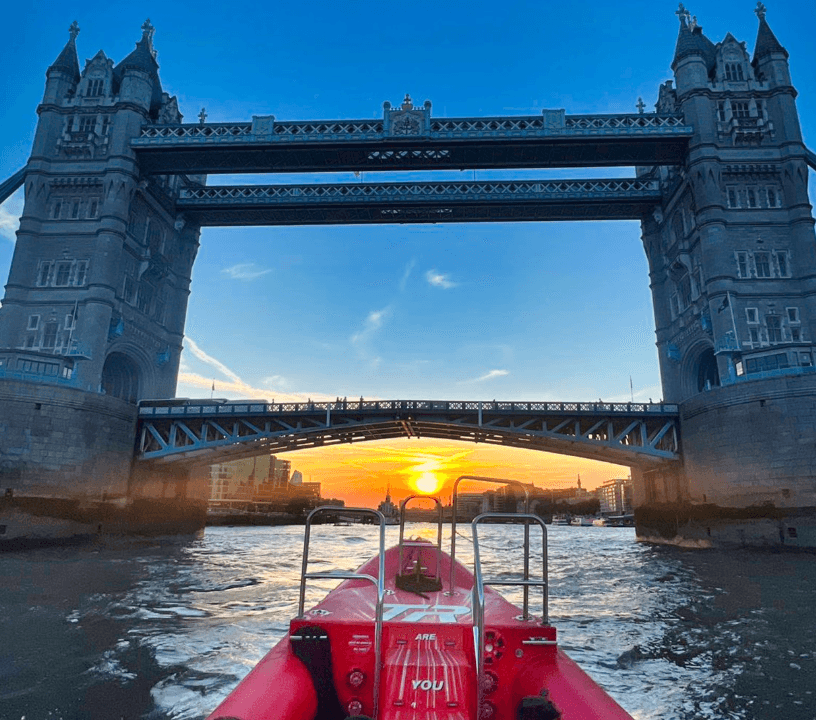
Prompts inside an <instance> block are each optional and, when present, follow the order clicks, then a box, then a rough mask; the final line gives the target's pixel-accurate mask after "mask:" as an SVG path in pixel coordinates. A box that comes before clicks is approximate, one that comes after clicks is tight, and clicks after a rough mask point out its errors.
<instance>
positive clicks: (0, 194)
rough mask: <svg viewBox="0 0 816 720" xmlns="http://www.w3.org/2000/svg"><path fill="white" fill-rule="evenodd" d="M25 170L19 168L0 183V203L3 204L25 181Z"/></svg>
mask: <svg viewBox="0 0 816 720" xmlns="http://www.w3.org/2000/svg"><path fill="white" fill-rule="evenodd" d="M25 173H26V169H25V168H20V169H19V170H18V171H17V172H16V173H14V175H12V176H11V177H10V178H6V179H5V180H3V182H2V183H0V203H3V202H5V201H6V200H7V199H8V198H9V197H10V196H11V194H12V193H13V192H14V191H15V190H16V189H17V188H18V187H20V186H21V185H22V184H23V181H24V180H25Z"/></svg>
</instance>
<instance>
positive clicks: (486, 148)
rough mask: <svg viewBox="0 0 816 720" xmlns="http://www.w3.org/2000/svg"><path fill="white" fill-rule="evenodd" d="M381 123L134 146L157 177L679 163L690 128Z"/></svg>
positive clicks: (666, 118) (228, 130)
mask: <svg viewBox="0 0 816 720" xmlns="http://www.w3.org/2000/svg"><path fill="white" fill-rule="evenodd" d="M407 100H408V102H406V103H404V104H403V105H402V107H401V108H400V109H396V110H391V109H390V105H388V104H386V108H385V111H384V116H383V118H382V119H374V120H308V121H295V122H291V121H286V122H280V121H277V120H275V118H274V117H273V116H266V117H262V116H257V117H255V118H253V121H252V122H251V123H199V124H180V125H146V126H144V127H143V128H142V129H141V133H140V135H139V137H136V138H134V139H133V140H131V143H130V144H131V148H132V149H133V151H134V152H135V153H136V156H137V158H138V161H139V166H140V168H141V170H142V171H143V172H146V173H156V174H169V175H173V174H184V173H187V174H198V173H206V174H213V173H267V172H339V171H364V172H369V171H375V170H420V169H424V170H465V169H480V168H483V169H489V168H503V169H510V168H551V167H612V166H635V165H638V166H653V165H678V164H680V163H681V162H682V160H683V158H684V156H685V153H686V150H687V146H688V141H689V139H690V138H691V136H692V134H693V132H694V128H692V127H690V126H687V125H685V124H684V120H683V118H682V116H680V115H657V114H654V113H640V114H617V115H612V114H609V115H566V114H565V113H564V111H563V110H544V111H542V113H541V114H540V115H531V116H510V117H481V118H479V117H477V118H432V117H431V113H430V103H426V104H425V105H424V106H423V107H417V108H415V107H414V106H413V105H412V104H411V103H410V100H409V99H407Z"/></svg>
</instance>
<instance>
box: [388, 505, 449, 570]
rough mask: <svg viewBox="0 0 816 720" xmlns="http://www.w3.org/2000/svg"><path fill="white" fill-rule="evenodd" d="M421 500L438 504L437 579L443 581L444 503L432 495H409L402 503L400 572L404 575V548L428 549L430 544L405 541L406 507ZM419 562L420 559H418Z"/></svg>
mask: <svg viewBox="0 0 816 720" xmlns="http://www.w3.org/2000/svg"><path fill="white" fill-rule="evenodd" d="M415 498H420V499H423V500H433V501H434V502H435V503H436V509H437V510H438V516H439V519H438V521H437V528H438V531H437V535H436V579H437V580H439V581H440V583H441V581H442V503H441V502H440V501H439V498H437V497H433V496H431V495H409V496H408V497H407V498H405V499H404V500H403V501H402V502H401V503H400V534H399V570H398V571H397V572H399V573H402V549H403V547H428V543H425V542H416V541H415V540H408V541H405V540H404V539H403V538H404V537H405V506H406V505H407V504H408V501H409V500H414V499H415ZM417 562H419V558H417Z"/></svg>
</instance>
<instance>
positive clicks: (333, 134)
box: [133, 113, 692, 147]
mask: <svg viewBox="0 0 816 720" xmlns="http://www.w3.org/2000/svg"><path fill="white" fill-rule="evenodd" d="M556 115H558V120H557V121H555V122H553V121H552V118H550V117H549V116H548V117H544V116H543V115H530V116H513V117H480V118H430V119H429V122H428V125H427V127H426V128H422V129H417V132H416V133H412V134H413V135H415V136H416V137H429V138H435V139H454V138H458V139H467V138H474V139H484V138H497V139H498V138H519V137H520V138H532V137H546V136H559V135H566V136H575V135H577V136H583V135H689V134H690V133H691V131H692V128H690V127H688V126H687V125H685V121H684V119H683V117H682V116H681V115H658V114H655V113H642V114H641V113H621V114H609V115H561V114H559V113H556ZM392 137H393V136H391V135H389V134H388V128H387V127H386V124H385V123H384V122H383V121H382V120H306V121H278V120H273V119H271V118H270V120H269V122H264V123H260V124H258V126H257V127H256V126H255V125H254V124H253V123H247V122H235V123H203V124H202V123H198V124H193V123H190V124H181V125H146V126H144V127H143V128H142V130H141V134H140V136H139V137H138V138H136V139H135V140H134V141H133V144H134V146H137V147H138V146H149V145H167V144H169V145H178V144H182V145H186V144H204V145H210V144H224V143H270V142H273V143H302V142H321V141H322V142H338V141H341V142H342V141H346V140H354V141H358V142H359V141H361V140H364V141H371V140H384V139H391V138H392ZM397 137H399V138H401V139H406V138H405V137H404V136H397Z"/></svg>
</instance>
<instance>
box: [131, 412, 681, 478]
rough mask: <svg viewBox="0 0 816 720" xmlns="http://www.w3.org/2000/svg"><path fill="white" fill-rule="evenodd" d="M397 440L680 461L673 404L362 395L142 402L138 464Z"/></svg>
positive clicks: (636, 462) (637, 462)
mask: <svg viewBox="0 0 816 720" xmlns="http://www.w3.org/2000/svg"><path fill="white" fill-rule="evenodd" d="M396 437H427V438H437V439H449V440H461V441H466V442H483V443H488V444H494V445H506V446H510V447H523V448H528V449H532V450H541V451H547V452H557V453H561V454H566V455H575V456H579V457H586V458H592V459H596V460H603V461H606V462H614V463H617V464H621V465H630V466H639V467H643V468H654V467H655V466H660V465H664V464H666V463H669V464H671V463H674V462H676V461H678V460H679V415H678V407H677V405H670V404H663V403H659V404H658V403H603V402H600V403H582V402H495V401H494V402H484V401H437V400H375V401H364V400H362V399H360V401H356V400H354V401H345V400H342V401H335V402H306V403H266V402H262V401H258V402H254V401H246V402H242V401H238V402H224V401H222V402H218V401H205V400H190V401H185V400H167V401H151V402H150V403H143V404H142V406H141V407H140V409H139V428H138V433H137V443H138V444H137V451H136V458H137V460H138V461H141V462H147V461H151V462H175V463H182V464H202V463H205V464H206V463H215V462H221V461H226V460H231V459H235V458H237V457H245V456H249V455H258V454H262V453H279V452H285V451H290V450H299V449H303V448H308V447H319V446H324V445H335V444H339V443H352V442H363V441H366V440H382V439H388V438H396Z"/></svg>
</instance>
